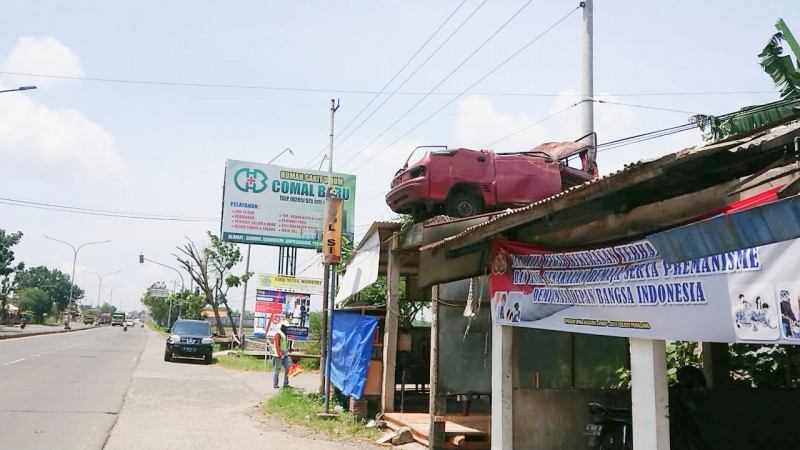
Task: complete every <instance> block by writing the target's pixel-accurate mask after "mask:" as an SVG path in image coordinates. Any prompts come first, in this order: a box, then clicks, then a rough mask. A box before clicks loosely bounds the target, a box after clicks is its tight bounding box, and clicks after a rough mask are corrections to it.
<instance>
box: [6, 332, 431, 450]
mask: <svg viewBox="0 0 800 450" xmlns="http://www.w3.org/2000/svg"><path fill="white" fill-rule="evenodd" d="M164 341H165V339H164V337H163V336H161V335H160V334H158V333H156V332H155V331H152V330H150V329H148V328H140V327H133V328H129V329H128V331H127V332H123V331H122V329H121V328H120V327H114V328H111V327H102V328H95V329H89V330H84V331H75V332H69V333H58V334H49V335H41V336H30V337H20V338H16V339H4V340H0V387H1V388H0V449H6V448H8V449H107V450H127V449H131V450H141V449H164V448H169V449H205V448H276V449H281V450H327V449H346V450H363V449H374V448H376V447H375V446H373V445H370V444H368V443H359V442H352V441H350V440H348V439H339V440H337V439H335V438H334V439H331V438H330V437H327V436H324V435H317V434H314V433H310V432H309V431H308V430H307V429H305V428H302V427H299V426H287V425H286V424H285V423H283V422H281V421H280V420H278V419H268V418H266V419H265V418H264V416H263V414H262V413H261V411H260V408H259V406H258V405H259V404H260V403H261V402H262V401H264V400H265V399H266V398H268V397H269V396H271V395H274V394H275V392H277V391H276V390H275V389H273V388H272V374H271V373H263V372H262V373H254V372H238V371H231V370H227V369H224V368H222V367H219V366H216V365H214V364H212V365H205V364H203V363H202V361H199V360H197V361H192V360H181V361H180V362H165V361H164ZM291 383H292V385H293V386H295V387H299V388H302V389H305V390H307V391H312V390H316V389H317V388H318V387H319V374H316V373H302V374H300V375H298V376H297V377H295V378H292V381H291ZM395 448H397V449H402V450H408V449H418V448H422V447H420V446H418V445H417V444H407V445H406V446H401V447H395Z"/></svg>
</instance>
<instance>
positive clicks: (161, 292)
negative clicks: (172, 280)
mask: <svg viewBox="0 0 800 450" xmlns="http://www.w3.org/2000/svg"><path fill="white" fill-rule="evenodd" d="M150 297H156V298H164V297H169V289H159V288H150Z"/></svg>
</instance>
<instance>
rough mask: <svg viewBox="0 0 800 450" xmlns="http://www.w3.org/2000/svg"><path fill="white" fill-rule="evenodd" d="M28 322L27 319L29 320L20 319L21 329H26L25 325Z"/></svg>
mask: <svg viewBox="0 0 800 450" xmlns="http://www.w3.org/2000/svg"><path fill="white" fill-rule="evenodd" d="M27 323H28V321H27V320H25V319H22V320H20V321H19V328H20V329H21V330H24V329H25V325H26V324H27Z"/></svg>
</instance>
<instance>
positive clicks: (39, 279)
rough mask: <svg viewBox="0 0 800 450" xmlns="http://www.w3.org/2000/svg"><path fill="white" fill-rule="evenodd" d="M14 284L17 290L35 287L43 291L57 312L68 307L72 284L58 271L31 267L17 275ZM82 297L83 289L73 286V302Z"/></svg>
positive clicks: (66, 276) (68, 278)
mask: <svg viewBox="0 0 800 450" xmlns="http://www.w3.org/2000/svg"><path fill="white" fill-rule="evenodd" d="M16 283H17V288H18V289H23V288H32V287H36V288H39V289H41V290H43V291H45V292H46V293H47V295H48V296H49V297H50V300H51V301H53V302H55V303H56V305H57V307H58V310H59V311H63V310H65V309H67V306H69V288H70V286H72V283H71V281H70V277H69V275H67V274H66V273H64V272H62V271H60V270H58V269H52V270H50V269H48V268H47V267H45V266H37V267H31V268H28V269H25V270H23V271H21V272H18V273H17V277H16ZM83 296H84V291H83V289H81V288H80V287H78V286H73V289H72V298H73V300H75V301H77V300H80V299H82V298H83ZM89 307H91V306H89Z"/></svg>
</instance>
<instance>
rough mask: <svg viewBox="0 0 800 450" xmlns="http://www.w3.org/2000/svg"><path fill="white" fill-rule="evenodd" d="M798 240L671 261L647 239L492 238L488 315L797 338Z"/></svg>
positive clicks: (710, 337)
mask: <svg viewBox="0 0 800 450" xmlns="http://www.w3.org/2000/svg"><path fill="white" fill-rule="evenodd" d="M798 252H800V241H798V240H791V241H785V242H778V243H774V244H770V245H766V246H762V247H756V248H747V249H742V250H737V251H734V252H729V253H724V254H721V255H714V256H707V257H704V258H700V259H696V260H692V261H686V262H681V263H676V264H668V263H665V262H664V261H663V260H662V259H661V258H660V257H659V255H658V252H657V251H656V249H655V247H653V246H652V245H651V244H650V243H649V242H648V241H646V240H643V241H638V242H633V243H629V244H623V245H616V246H613V247H605V248H598V249H593V250H584V251H574V252H564V253H557V252H549V251H543V250H541V249H538V248H536V247H533V246H529V245H526V244H521V243H515V242H511V241H502V240H495V241H493V242H492V249H491V254H490V255H491V256H490V259H489V264H490V267H489V270H490V271H489V273H490V275H489V283H490V289H491V294H492V312H493V314H492V316H493V319H492V320H493V321H494V322H497V323H502V324H507V325H512V326H521V327H530V328H541V329H547V330H559V331H570V332H575V333H589V334H600V335H607V336H623V337H637V338H645V339H669V340H691V341H704V342H730V343H733V342H749V343H762V344H763V343H773V344H800V276H798V272H797V268H796V267H795V265H794V262H795V261H796V255H797V254H798Z"/></svg>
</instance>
